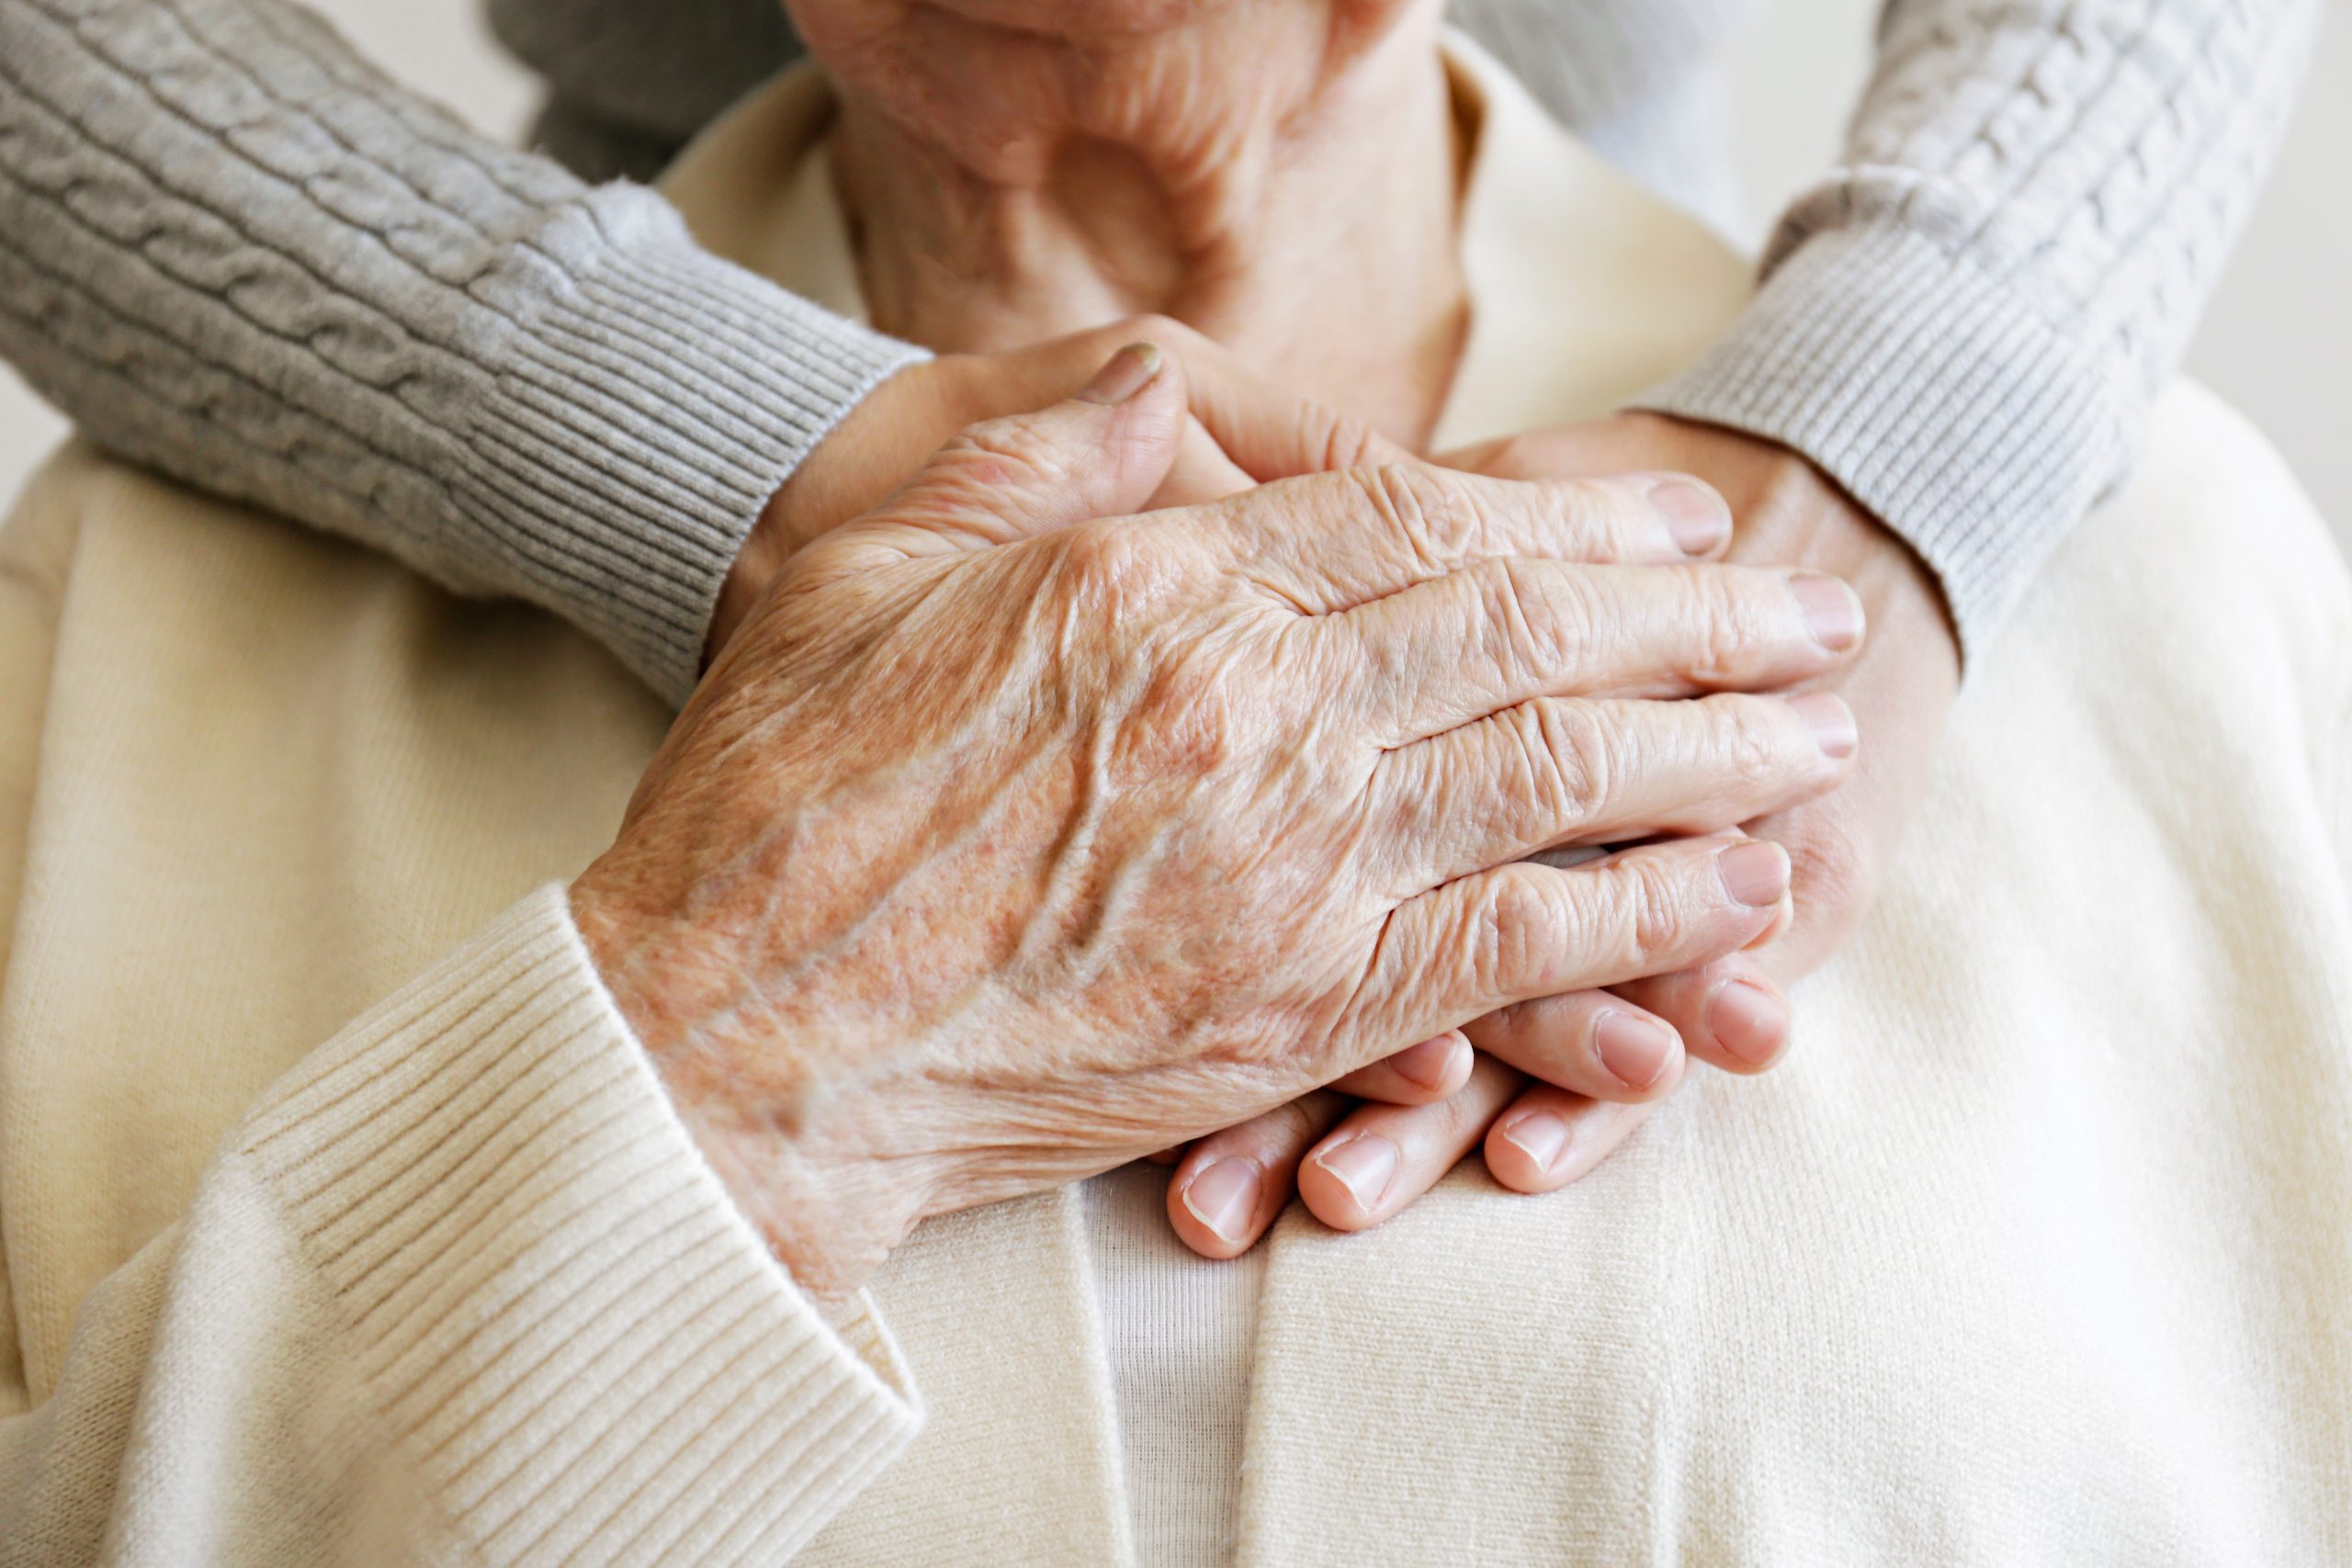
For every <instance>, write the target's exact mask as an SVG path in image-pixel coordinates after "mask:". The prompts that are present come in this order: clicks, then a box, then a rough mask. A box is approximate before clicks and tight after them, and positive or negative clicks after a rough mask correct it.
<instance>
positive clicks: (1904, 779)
mask: <svg viewBox="0 0 2352 1568" xmlns="http://www.w3.org/2000/svg"><path fill="white" fill-rule="evenodd" d="M1445 460H1446V461H1448V462H1451V463H1454V464H1458V465H1460V466H1462V467H1464V468H1471V469H1473V470H1476V471H1478V472H1483V473H1488V474H1493V475H1498V476H1501V477H1508V478H1521V479H1526V478H1535V477H1565V476H1571V475H1595V474H1604V473H1610V472H1614V471H1620V470H1626V469H1662V470H1674V471H1680V472H1686V473H1690V474H1692V475H1695V476H1696V477H1698V478H1701V479H1705V480H1707V481H1708V482H1709V483H1711V484H1712V485H1713V487H1714V488H1715V489H1716V490H1717V491H1720V492H1722V494H1723V495H1724V497H1725V498H1726V499H1727V500H1728V501H1729V502H1730V504H1731V508H1732V513H1733V515H1734V516H1736V518H1737V519H1738V520H1739V521H1738V530H1737V533H1736V536H1735V537H1734V539H1733V542H1732V546H1731V549H1730V552H1729V558H1730V559H1733V560H1738V561H1746V562H1750V563H1757V564H1772V565H1781V566H1797V567H1806V568H1811V569H1814V570H1819V571H1823V572H1826V573H1829V574H1833V575H1835V576H1838V577H1839V578H1842V579H1844V580H1845V581H1848V582H1849V583H1850V584H1852V585H1853V587H1854V588H1855V590H1856V591H1857V592H1859V593H1860V596H1861V600H1862V603H1863V605H1864V606H1865V608H1866V611H1867V613H1868V617H1869V622H1870V626H1871V636H1870V640H1869V642H1868V644H1867V646H1866V647H1864V649H1862V651H1861V653H1860V656H1859V657H1858V658H1857V659H1855V660H1852V661H1851V662H1849V663H1846V664H1843V665H1841V666H1839V667H1838V668H1837V669H1835V670H1833V671H1829V672H1827V673H1826V674H1825V675H1823V676H1821V677H1820V678H1818V679H1817V680H1815V682H1811V684H1812V686H1813V687H1815V689H1818V690H1821V691H1826V692H1831V693H1835V694H1838V695H1839V696H1840V697H1842V698H1843V699H1844V700H1845V701H1846V703H1847V705H1849V708H1850V709H1851V710H1852V712H1853V714H1854V716H1855V718H1856V721H1857V724H1858V727H1859V728H1860V733H1861V734H1862V735H1864V736H1867V737H1868V739H1869V745H1868V746H1867V747H1866V748H1864V749H1863V750H1861V752H1860V755H1859V757H1858V759H1857V765H1856V767H1855V770H1854V773H1853V774H1852V776H1851V777H1850V778H1849V781H1848V782H1847V784H1845V785H1844V786H1843V787H1841V788H1839V789H1838V790H1837V791H1836V792H1835V793H1833V794H1829V795H1822V796H1820V797H1817V798H1815V799H1813V800H1811V801H1808V802H1806V803H1804V805H1802V806H1799V807H1794V808H1792V809H1791V810H1788V811H1784V812H1781V813H1778V814H1775V815H1772V816H1770V817H1766V818H1762V819H1760V820H1758V821H1757V822H1754V823H1751V824H1749V825H1748V830H1749V831H1751V832H1753V833H1754V834H1756V835H1757V836H1758V837H1761V838H1766V839H1770V840H1775V841H1777V842H1780V843H1781V844H1783V845H1784V846H1786V847H1787V849H1788V850H1789V852H1790V855H1791V859H1792V866H1793V875H1792V886H1793V896H1794V914H1793V919H1792V923H1791V925H1790V927H1789V928H1788V929H1787V930H1786V931H1783V932H1781V933H1779V934H1777V936H1776V937H1775V939H1774V940H1773V941H1772V942H1770V944H1769V945H1766V946H1763V947H1761V948H1759V949H1758V950H1757V951H1755V952H1752V953H1739V954H1736V955H1732V956H1730V957H1727V958H1724V959H1722V960H1720V961H1717V962H1715V963H1713V964H1706V965H1702V966H1701V967H1699V968H1697V969H1695V970H1692V971H1689V972H1685V973H1682V974H1679V975H1674V976H1663V977H1659V978H1656V979H1650V980H1645V981H1641V982H1637V983H1635V984H1632V985H1627V986H1620V987H1613V988H1612V989H1611V990H1610V991H1608V992H1600V993H1584V994H1580V995H1577V996H1568V997H1553V998H1542V999H1540V1000H1536V1001H1532V1002H1529V1003H1525V1004H1521V1005H1520V1006H1517V1007H1514V1008H1511V1009H1508V1010H1504V1011H1502V1012H1501V1013H1498V1014H1497V1015H1494V1016H1491V1017H1488V1018H1486V1019H1481V1020H1478V1021H1475V1022H1473V1023H1472V1024H1470V1025H1469V1026H1468V1027H1467V1029H1466V1030H1464V1031H1462V1032H1458V1033H1457V1034H1456V1035H1454V1036H1452V1037H1450V1038H1446V1039H1441V1040H1438V1041H1433V1042H1431V1043H1429V1044H1426V1045H1422V1046H1418V1047H1415V1048H1414V1049H1413V1050H1412V1051H1409V1052H1407V1053H1405V1054H1403V1055H1400V1056H1399V1057H1397V1058H1396V1059H1395V1060H1394V1061H1393V1062H1392V1063H1391V1064H1388V1065H1387V1066H1385V1067H1384V1068H1381V1069H1374V1072H1375V1073H1379V1072H1385V1071H1388V1070H1389V1069H1390V1068H1394V1067H1397V1066H1403V1067H1405V1068H1406V1069H1407V1075H1408V1077H1410V1076H1415V1075H1419V1077H1424V1078H1426V1079H1427V1080H1428V1083H1429V1087H1430V1093H1429V1094H1428V1095H1426V1096H1425V1097H1424V1098H1425V1099H1427V1100H1430V1103H1428V1104H1426V1105H1422V1106H1417V1107H1408V1106H1405V1105H1367V1106H1354V1105H1351V1102H1350V1101H1349V1100H1347V1099H1346V1098H1344V1097H1343V1096H1340V1095H1338V1094H1329V1093H1326V1094H1322V1095H1317V1096H1314V1097H1310V1098H1308V1099H1306V1100H1301V1101H1299V1102H1297V1103H1296V1104H1295V1105H1292V1106H1288V1107H1284V1108H1283V1110H1282V1111H1279V1112H1278V1113H1276V1114H1274V1115H1272V1116H1270V1117H1267V1118H1263V1119H1261V1121H1259V1122H1255V1123H1252V1124H1250V1125H1247V1126H1243V1127H1237V1128H1232V1129H1228V1130H1227V1131H1225V1132H1222V1133H1219V1134H1214V1135H1213V1136H1211V1137H1210V1138H1206V1139H1204V1140H1202V1141H1201V1142H1200V1143H1199V1144H1196V1145H1193V1147H1192V1148H1191V1149H1189V1150H1187V1151H1186V1152H1185V1155H1184V1157H1183V1158H1182V1161H1181V1162H1180V1163H1179V1165H1178V1168H1177V1170H1176V1172H1175V1173H1174V1176H1173V1178H1172V1179H1171V1180H1170V1193H1169V1213H1170V1220H1171V1222H1172V1223H1173V1224H1174V1225H1175V1227H1176V1229H1177V1231H1178V1233H1179V1234H1180V1235H1182V1236H1183V1238H1184V1240H1185V1241H1186V1243H1187V1244H1188V1245H1190V1246H1191V1247H1193V1249H1194V1250H1196V1251H1199V1252H1202V1253H1204V1254H1206V1255H1207V1256H1210V1257H1227V1256H1231V1255H1232V1254H1234V1253H1237V1252H1239V1251H1241V1250H1243V1249H1245V1248H1246V1247H1248V1246H1250V1244H1251V1243H1252V1242H1254V1241H1255V1240H1256V1239H1257V1237H1258V1235H1260V1234H1261V1233H1262V1232H1263V1230H1264V1229H1265V1227H1266V1226H1267V1225H1269V1224H1272V1220H1273V1219H1274V1217H1275V1215H1276V1214H1277V1213H1279V1212H1280V1210H1281V1208H1282V1205H1283V1201H1285V1199H1286V1197H1287V1193H1288V1190H1289V1189H1290V1187H1291V1185H1292V1183H1293V1182H1294V1181H1295V1183H1296V1186H1297V1189H1298V1190H1299V1193H1300V1195H1301V1197H1302V1198H1303V1199H1304V1201H1306V1205H1307V1207H1308V1208H1309V1209H1310V1210H1311V1211H1312V1212H1314V1213H1316V1214H1317V1216H1318V1217H1319V1218H1321V1219H1322V1220H1323V1221H1324V1222H1325V1223H1327V1224H1332V1225H1334V1226H1337V1227H1339V1228H1342V1229H1350V1230H1354V1229H1362V1228H1364V1227H1366V1226H1368V1225H1372V1224H1379V1223H1380V1222H1381V1221H1383V1220H1385V1219H1386V1218H1388V1217H1390V1216H1391V1215H1393V1214H1395V1213H1397V1211H1398V1210H1400V1209H1402V1208H1403V1207H1405V1206H1406V1205H1407V1204H1408V1203H1409V1202H1411V1201H1412V1200H1413V1199H1414V1198H1416V1197H1418V1196H1419V1194H1420V1193H1421V1192H1423V1191H1425V1190H1428V1188H1429V1187H1430V1186H1431V1185H1432V1184H1433V1183H1435V1182H1436V1181H1437V1179H1439V1178H1440V1177H1442V1176H1443V1175H1444V1174H1445V1172H1446V1171H1448V1170H1450V1169H1451V1168H1453V1166H1454V1164H1456V1163H1457V1162H1458V1161H1459V1160H1460V1159H1462V1158H1463V1157H1464V1156H1466V1155H1467V1154H1468V1152H1469V1151H1470V1150H1471V1149H1473V1148H1483V1150H1484V1152H1485V1156H1486V1160H1487V1167H1488V1168H1489V1170H1490V1171H1491V1172H1492V1173H1493V1175H1494V1176H1495V1178H1496V1179H1498V1181H1500V1182H1501V1183H1502V1184H1503V1185H1505V1186H1507V1187H1511V1188H1514V1189H1517V1190H1521V1191H1530V1192H1534V1191H1548V1190H1553V1189H1555V1188H1558V1187H1561V1186H1564V1185H1566V1183H1568V1182H1570V1181H1573V1180H1575V1179H1577V1178H1578V1177H1580V1176H1582V1175H1584V1174H1585V1173H1587V1172H1588V1171H1589V1170H1591V1169H1592V1168H1593V1167H1594V1166H1596V1165H1597V1164H1599V1163H1600V1160H1601V1159H1603V1158H1605V1157H1606V1156H1608V1155H1609V1154H1610V1153H1611V1151H1613V1150H1614V1149H1615V1148H1617V1147H1618V1146H1619V1145H1621V1144H1622V1143H1623V1141H1624V1139H1625V1138H1626V1137H1627V1136H1629V1135H1631V1134H1632V1133H1633V1131H1634V1128H1635V1127H1637V1126H1638V1125H1640V1123H1641V1122H1642V1121H1643V1120H1645V1118H1646V1117H1647V1115H1648V1113H1649V1110H1650V1108H1651V1107H1652V1106H1653V1105H1655V1104H1656V1103H1657V1100H1660V1099H1661V1098H1663V1097H1664V1096H1665V1095H1666V1094H1668V1093H1669V1092H1670V1091H1671V1090H1672V1089H1674V1088H1675V1087H1676V1086H1677V1084H1678V1083H1679V1080H1680V1077H1681V1074H1682V1058H1683V1055H1684V1052H1685V1050H1686V1049H1687V1051H1688V1052H1689V1054H1690V1055H1697V1056H1699V1057H1700V1058H1701V1059H1702V1060H1705V1061H1708V1062H1710V1063H1712V1064H1713V1065H1715V1066H1722V1067H1724V1068H1727V1069H1729V1070H1732V1071H1741V1072H1752V1071H1759V1070H1762V1069H1763V1068H1765V1067H1767V1066H1770V1065H1771V1064H1772V1063H1773V1062H1774V1061H1776V1060H1777V1059H1778V1058H1779V1056H1780V1055H1781V1052H1782V1050H1783V1049H1784V1048H1785V1045H1786V1043H1787V1039H1788V1027H1789V1016H1790V1015H1789V1013H1788V1010H1787V1008H1786V1005H1785V1003H1784V1002H1783V1001H1782V999H1781V996H1780V993H1779V990H1778V987H1777V985H1776V984H1775V982H1776V981H1777V982H1787V981H1792V980H1794V979H1796V978H1797V977H1799V976H1803V975H1804V974H1805V973H1807V972H1809V971H1810V970H1812V969H1813V968H1815V966H1817V965H1818V964H1821V963H1822V962H1823V961H1824V960H1826V958H1828V957H1829V956H1830V955H1831V954H1833V953H1835V952H1836V951H1837V950H1838V947H1839V946H1840V945H1841V944H1842V943H1843V942H1845V940H1846V939H1847V938H1848V937H1849V936H1850V935H1851V934H1852V932H1853V931H1854V929H1855V928H1856V926H1857V925H1859V924H1860V920H1861V919H1862V917H1863V915H1864V914H1865V913H1866V912H1867V910H1868V909H1869V908H1870V904H1871V899H1872V897H1874V895H1875V893H1876V891H1877V887H1878V883H1879V878H1880V875H1881V874H1882V872H1883V869H1884V867H1885V866H1886V864H1887V863H1888V861H1889V860H1890V858H1891V857H1892V855H1893V853H1894V848H1895V844H1896V841H1897V840H1898V839H1899V838H1900V837H1901V834H1902V830H1903V828H1904V826H1905V823H1906V822H1907V821H1908V819H1909V818H1910V815H1911V813H1912V811H1913V809H1914V807H1916V806H1917V802H1918V800H1919V798H1920V796H1921V795H1922V794H1923V793H1924V792H1925V789H1926V786H1927V780H1928V771H1929V768H1930V766H1931V764H1932V762H1933V760H1934V754H1935V749H1936V745H1937V743H1938V741H1939V739H1940V738H1941V736H1942V733H1943V727H1944V723H1945V720H1946V718H1947V716H1948V715H1949V713H1950V710H1951V702H1952V698H1953V695H1954V694H1955V692H1956V690H1957V688H1958V684H1959V659H1958V654H1957V651H1956V643H1955V640H1954V637H1953V633H1952V629H1951V622H1950V620H1949V618H1948V616H1947V615H1946V612H1945V609H1944V604H1943V598H1942V594H1941V592H1940V591H1939V589H1938V588H1937V586H1936V584H1935V581H1934V579H1933V578H1932V577H1931V576H1930V575H1929V574H1928V570H1927V569H1926V567H1925V566H1924V565H1922V564H1921V563H1920V562H1919V560H1918V558H1917V557H1916V556H1914V555H1913V554H1912V553H1911V551H1910V550H1909V548H1908V547H1905V545H1904V544H1903V543H1902V542H1901V541H1900V540H1898V539H1897V538H1896V537H1895V536H1894V535H1893V534H1891V533H1889V532H1888V531H1887V530H1886V529H1885V528H1884V527H1883V526H1882V525H1879V524H1878V523H1877V522H1876V521H1875V520H1874V519H1872V518H1871V516H1870V515H1869V513H1865V512H1864V511H1862V510H1861V508H1860V507H1859V506H1858V505H1856V504H1855V503H1854V502H1853V501H1852V500H1851V499H1850V498H1849V497H1848V496H1847V495H1846V494H1845V493H1844V492H1843V491H1840V490H1839V489H1838V487H1837V486H1836V485H1835V484H1834V483H1832V482H1831V481H1830V480H1829V479H1826V477H1824V476H1823V475H1822V474H1821V473H1820V471H1819V470H1817V469H1815V468H1814V467H1813V466H1812V465H1811V464H1810V463H1808V462H1806V461H1805V460H1804V458H1802V457H1798V456H1797V455H1796V454H1794V453H1792V452H1791V451H1789V450H1788V449H1787V448H1785V447H1781V446H1776V445H1774V444H1772V443H1770V442H1766V441H1761V440H1758V439H1756V438H1754V437H1751V436H1746V435H1742V434H1737V433H1736V432H1733V431H1728V430H1723V429H1719V428H1715V427H1713V426H1707V425H1700V424H1694V423H1688V422H1684V421H1680V420H1675V419H1670V418H1667V417H1664V416H1660V415H1652V414H1623V415H1619V416H1617V417H1615V418H1611V419H1607V420H1601V421H1598V422H1595V423H1590V424H1584V425H1576V426H1569V427H1565V428H1562V429H1559V430H1555V431H1546V432H1540V433H1536V434H1530V435H1522V436H1518V437H1514V438H1512V439H1510V440H1509V441H1504V442H1498V443H1496V444H1494V445H1492V446H1486V447H1481V448H1478V449H1476V450H1473V451H1469V452H1464V453H1457V454H1453V455H1450V456H1449V457H1447V458H1446V459H1445ZM1725 997H1729V998H1732V1002H1731V1005H1730V1006H1728V1007H1723V1006H1722V1004H1723V998H1725ZM1719 1008H1720V1009H1721V1010H1719ZM1612 1015H1613V1016H1612ZM1628 1019H1630V1020H1633V1021H1634V1022H1633V1023H1632V1024H1631V1025H1630V1027H1634V1028H1640V1027H1641V1026H1643V1025H1651V1026H1665V1027H1667V1028H1670V1029H1672V1030H1673V1031H1674V1032H1675V1034H1676V1035H1677V1036H1678V1037H1679V1040H1678V1041H1677V1042H1676V1043H1671V1044H1668V1045H1667V1046H1666V1050H1665V1053H1664V1055H1662V1056H1653V1057H1648V1058H1641V1057H1636V1058H1634V1060H1635V1070H1636V1071H1639V1070H1640V1066H1641V1063H1642V1062H1643V1061H1645V1060H1650V1061H1657V1062H1658V1063H1659V1064H1660V1065H1659V1066H1658V1069H1657V1076H1656V1077H1655V1078H1653V1079H1652V1080H1651V1081H1650V1082H1649V1083H1647V1084H1646V1085H1643V1086H1639V1087H1636V1086H1633V1085H1629V1084H1626V1083H1624V1082H1623V1081H1620V1082H1617V1083H1613V1084H1612V1083H1611V1082H1610V1081H1608V1079H1607V1077H1605V1076H1604V1074H1603V1071H1602V1070H1600V1057H1601V1055H1602V1039H1601V1035H1602V1031H1603V1030H1604V1029H1607V1030H1610V1031H1612V1032H1613V1031H1620V1030H1623V1029H1626V1028H1628V1027H1629V1024H1628V1023H1627V1022H1626V1021H1625V1020H1628ZM1473 1043H1476V1044H1477V1045H1478V1046H1480V1047H1503V1048H1508V1050H1509V1052H1510V1059H1509V1060H1506V1059H1504V1056H1503V1055H1502V1053H1501V1052H1500V1051H1491V1052H1490V1051H1487V1050H1482V1051H1481V1052H1480V1053H1478V1054H1476V1055H1473V1053H1472V1051H1471V1049H1470V1047H1471V1045H1472V1044H1473ZM1648 1043H1649V1044H1650V1045H1651V1046H1653V1047H1656V1046H1657V1045H1658V1044H1660V1043H1661V1042H1660V1039H1659V1036H1658V1034H1657V1033H1656V1032H1653V1033H1651V1034H1650V1036H1649V1041H1648ZM1547 1060H1548V1061H1549V1062H1552V1063H1555V1064H1565V1065H1566V1068H1567V1070H1566V1071H1562V1070H1559V1068H1558V1067H1557V1066H1544V1063H1545V1062H1546V1061H1547ZM1517 1066H1536V1067H1537V1068H1538V1071H1539V1073H1540V1074H1541V1076H1542V1077H1544V1078H1546V1079H1548V1080H1550V1081H1548V1082H1539V1083H1535V1084H1534V1085H1533V1086H1532V1087H1530V1080H1529V1077H1527V1075H1526V1074H1524V1073H1521V1072H1520V1071H1517V1070H1515V1068H1516V1067H1517ZM1368 1081H1371V1075H1367V1076H1366V1077H1364V1078H1363V1079H1360V1080H1359V1082H1368ZM1342 1087H1352V1086H1342ZM1378 1088H1379V1098H1381V1099H1383V1100H1392V1101H1402V1100H1407V1099H1408V1098H1409V1097H1408V1095H1406V1094H1403V1093H1400V1092H1397V1088H1396V1086H1395V1085H1394V1084H1392V1083H1388V1082H1385V1081H1383V1082H1381V1083H1379V1085H1378ZM1531 1123H1532V1124H1531Z"/></svg>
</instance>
